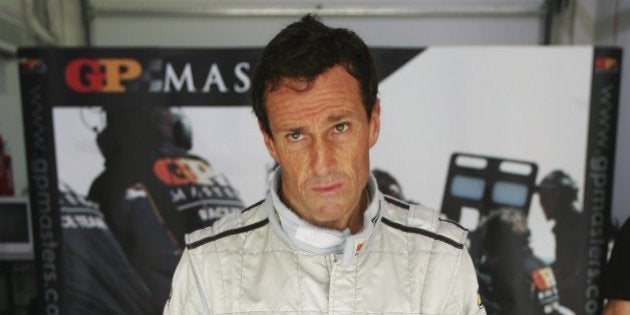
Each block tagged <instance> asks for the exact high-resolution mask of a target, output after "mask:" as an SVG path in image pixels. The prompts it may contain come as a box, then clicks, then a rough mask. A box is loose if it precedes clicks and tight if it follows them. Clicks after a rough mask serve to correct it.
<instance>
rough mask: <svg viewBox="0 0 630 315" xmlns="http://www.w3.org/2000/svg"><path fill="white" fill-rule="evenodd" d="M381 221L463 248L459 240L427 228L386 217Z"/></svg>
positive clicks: (395, 227) (401, 229) (390, 225)
mask: <svg viewBox="0 0 630 315" xmlns="http://www.w3.org/2000/svg"><path fill="white" fill-rule="evenodd" d="M381 221H382V222H383V223H384V224H385V225H387V226H389V227H392V228H394V229H397V230H400V231H403V232H407V233H414V234H420V235H424V236H427V237H430V238H433V239H435V240H438V241H441V242H444V243H446V244H448V245H451V246H453V247H455V248H458V249H463V248H464V244H462V243H459V242H457V241H455V240H453V239H450V238H448V237H446V236H444V235H440V234H437V233H434V232H431V231H427V230H423V229H419V228H415V227H411V226H406V225H402V224H400V223H396V222H394V221H391V220H389V219H387V218H385V217H383V218H381Z"/></svg>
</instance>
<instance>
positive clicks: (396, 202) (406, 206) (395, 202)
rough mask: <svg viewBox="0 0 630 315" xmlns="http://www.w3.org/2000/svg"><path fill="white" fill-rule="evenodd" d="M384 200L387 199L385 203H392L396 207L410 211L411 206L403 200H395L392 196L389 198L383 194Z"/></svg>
mask: <svg viewBox="0 0 630 315" xmlns="http://www.w3.org/2000/svg"><path fill="white" fill-rule="evenodd" d="M383 198H384V199H385V201H387V202H389V203H391V204H393V205H395V206H398V207H401V208H403V209H407V210H409V208H410V205H409V204H408V203H406V202H404V201H402V200H398V199H396V198H394V197H392V196H388V195H385V194H383Z"/></svg>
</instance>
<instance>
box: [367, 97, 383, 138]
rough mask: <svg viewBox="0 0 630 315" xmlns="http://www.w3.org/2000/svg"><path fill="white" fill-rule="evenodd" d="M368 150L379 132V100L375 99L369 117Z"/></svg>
mask: <svg viewBox="0 0 630 315" xmlns="http://www.w3.org/2000/svg"><path fill="white" fill-rule="evenodd" d="M369 124H370V126H369V128H370V136H369V137H370V139H369V141H370V148H371V147H372V146H374V144H376V140H378V135H379V133H380V131H381V100H379V99H376V102H374V107H373V108H372V115H371V116H370V122H369Z"/></svg>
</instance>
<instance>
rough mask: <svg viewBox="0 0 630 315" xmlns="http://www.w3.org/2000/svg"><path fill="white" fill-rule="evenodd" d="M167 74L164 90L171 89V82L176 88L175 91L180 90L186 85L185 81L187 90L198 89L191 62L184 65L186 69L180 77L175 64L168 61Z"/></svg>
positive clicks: (193, 90)
mask: <svg viewBox="0 0 630 315" xmlns="http://www.w3.org/2000/svg"><path fill="white" fill-rule="evenodd" d="M165 75H166V77H165V78H164V92H170V91H171V84H172V85H173V87H174V88H175V91H177V92H179V91H181V89H182V87H183V86H184V83H186V91H188V92H195V91H196V89H195V84H194V81H193V76H192V69H191V67H190V63H187V64H186V66H184V70H183V71H182V75H181V76H180V77H178V76H177V73H176V72H175V70H174V69H173V66H172V65H171V64H170V63H167V64H166V74H165Z"/></svg>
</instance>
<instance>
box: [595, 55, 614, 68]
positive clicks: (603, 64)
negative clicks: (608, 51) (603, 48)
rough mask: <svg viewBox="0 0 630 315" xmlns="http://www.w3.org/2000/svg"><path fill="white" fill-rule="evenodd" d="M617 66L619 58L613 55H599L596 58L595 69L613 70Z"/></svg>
mask: <svg viewBox="0 0 630 315" xmlns="http://www.w3.org/2000/svg"><path fill="white" fill-rule="evenodd" d="M616 67H617V60H615V58H612V57H597V59H595V69H597V70H605V71H608V70H612V69H615V68H616Z"/></svg>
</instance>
